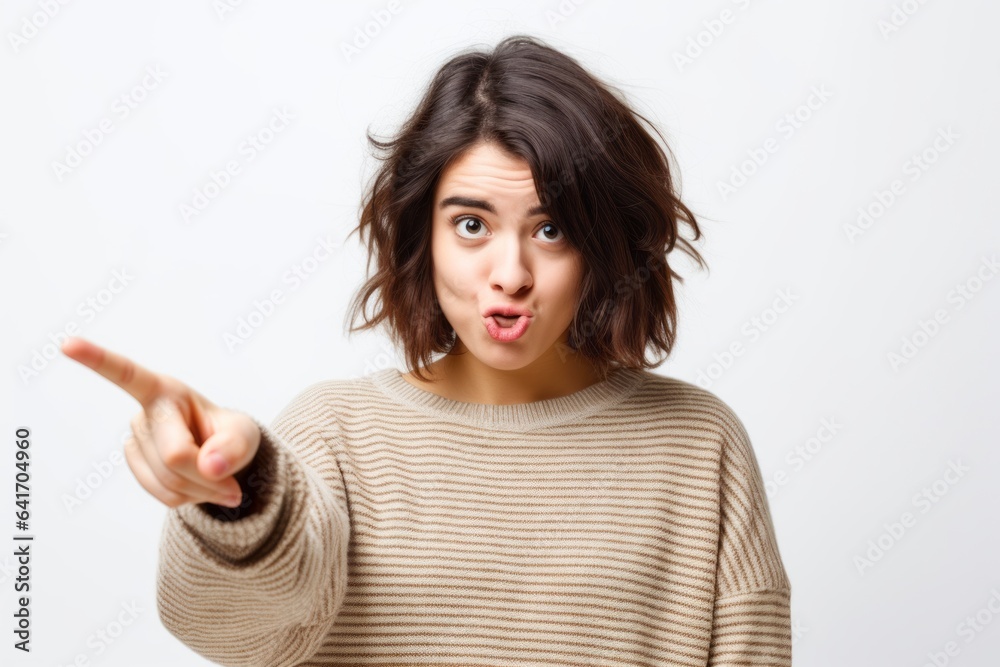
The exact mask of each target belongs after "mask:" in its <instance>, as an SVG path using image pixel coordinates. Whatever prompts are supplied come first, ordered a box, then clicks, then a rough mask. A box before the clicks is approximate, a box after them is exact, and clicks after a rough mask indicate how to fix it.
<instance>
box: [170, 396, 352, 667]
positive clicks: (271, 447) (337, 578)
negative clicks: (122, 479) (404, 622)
mask: <svg viewBox="0 0 1000 667" xmlns="http://www.w3.org/2000/svg"><path fill="white" fill-rule="evenodd" d="M329 392H330V390H329V388H327V389H324V387H323V384H322V383H318V384H314V385H312V386H311V387H309V388H307V389H306V390H304V391H303V392H302V393H300V394H299V395H298V396H297V397H295V398H294V399H293V400H292V401H291V403H290V404H289V405H288V406H287V407H286V408H285V409H284V410H283V411H282V412H281V414H280V415H278V417H277V418H276V419H275V420H274V422H273V424H272V425H271V427H270V428H269V427H267V426H265V425H263V424H261V423H260V422H257V423H258V426H260V428H261V443H260V449H259V451H258V454H257V456H256V457H255V459H254V460H253V462H252V463H251V464H250V465H249V466H248V467H247V469H245V470H244V471H241V473H240V474H239V475H238V476H237V479H238V480H239V481H240V483H241V486H242V487H243V490H244V507H243V508H242V509H230V508H226V507H222V506H219V505H212V504H209V503H203V504H188V505H182V506H180V507H177V508H173V509H171V510H170V511H169V513H168V515H167V520H166V522H165V524H164V528H163V533H162V537H161V544H160V560H159V567H158V572H157V608H158V611H159V615H160V619H161V621H162V622H163V624H164V626H165V627H166V628H167V629H168V630H169V631H170V632H171V634H173V635H174V636H176V637H177V638H178V639H180V640H181V641H182V642H184V643H185V644H186V645H187V646H189V647H190V648H191V649H193V650H194V651H196V652H198V653H199V654H201V655H203V656H205V657H206V658H208V659H210V660H213V661H215V662H217V663H219V664H221V665H245V666H251V665H253V666H260V667H265V666H266V667H278V666H280V665H293V664H296V663H298V662H299V661H301V660H303V659H305V658H308V657H309V656H311V655H313V654H314V653H315V652H316V650H317V649H318V648H319V646H320V645H321V643H322V641H323V639H324V637H325V636H326V635H327V633H328V632H329V630H330V627H331V626H332V624H333V622H334V619H335V618H336V616H337V613H338V612H339V610H340V606H341V604H342V602H343V599H344V591H345V587H346V583H347V548H348V543H349V540H350V517H349V513H348V506H347V497H346V493H345V487H344V481H343V477H342V476H341V473H340V467H339V464H338V462H337V459H336V456H335V451H336V450H335V447H336V446H337V443H338V442H339V428H338V423H337V420H336V416H335V414H334V412H333V410H332V409H331V402H330V400H329V398H330V397H329ZM248 501H249V502H248Z"/></svg>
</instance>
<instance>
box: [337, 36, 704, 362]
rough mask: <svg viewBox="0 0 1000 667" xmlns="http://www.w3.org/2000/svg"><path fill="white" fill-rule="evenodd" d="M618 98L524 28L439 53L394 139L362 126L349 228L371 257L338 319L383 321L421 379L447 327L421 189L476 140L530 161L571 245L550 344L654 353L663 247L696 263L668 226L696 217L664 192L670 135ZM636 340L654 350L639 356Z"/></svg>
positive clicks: (665, 274)
mask: <svg viewBox="0 0 1000 667" xmlns="http://www.w3.org/2000/svg"><path fill="white" fill-rule="evenodd" d="M626 99H627V98H626V97H625V95H624V94H623V93H621V92H620V91H619V90H618V89H617V88H615V87H613V86H610V85H608V84H606V83H604V82H602V81H601V80H599V79H597V78H596V77H594V76H593V75H591V74H590V73H588V72H587V71H586V70H585V69H584V68H583V67H582V66H581V65H580V64H579V63H578V62H577V61H576V60H574V59H572V58H571V57H569V56H567V55H565V54H563V53H561V52H560V51H557V50H556V49H554V48H552V47H550V46H548V45H546V44H544V43H543V42H541V41H539V40H538V39H536V38H534V37H530V36H527V35H511V36H508V37H506V38H504V39H503V40H502V41H500V42H499V43H498V44H497V45H496V47H495V48H494V49H493V50H492V51H491V52H481V51H474V50H466V51H463V52H461V53H459V54H458V55H456V56H454V57H452V58H451V59H450V60H449V61H447V62H446V63H445V64H444V65H443V66H442V67H441V68H440V70H438V72H437V73H436V74H435V76H434V78H433V80H432V81H431V83H430V86H429V88H428V89H427V91H426V92H425V94H424V96H423V98H422V99H421V101H420V102H419V104H418V106H417V108H416V110H415V111H414V112H413V113H412V115H411V116H410V117H409V118H408V119H407V120H406V121H405V122H404V123H403V125H402V127H401V129H400V131H399V133H398V134H397V135H396V137H395V138H394V139H391V140H389V141H378V140H377V139H375V138H373V137H372V135H371V133H370V132H369V133H367V138H368V141H369V142H370V144H371V145H372V147H373V148H374V149H376V150H375V151H374V152H375V153H376V158H377V159H379V160H381V161H382V164H381V166H380V168H379V169H378V170H377V173H376V174H375V176H374V179H373V181H372V184H371V185H370V186H368V187H367V189H366V192H365V196H364V201H363V202H362V205H361V215H360V222H359V224H358V226H357V227H356V228H355V229H354V230H353V231H352V232H351V234H354V232H358V233H359V239H364V238H365V237H367V246H368V265H367V270H370V268H371V261H372V259H373V258H374V259H376V267H377V271H376V272H375V274H374V275H372V276H371V277H370V278H369V279H368V280H367V281H366V282H365V283H364V285H362V287H361V289H360V290H359V292H358V293H357V294H356V295H355V297H354V300H353V301H352V305H351V307H350V309H351V316H350V321H351V322H354V321H355V320H356V319H357V317H358V315H359V314H361V315H363V316H364V324H363V325H361V326H352V327H351V329H350V332H354V331H358V330H363V329H370V328H373V327H376V326H378V325H379V324H380V323H382V322H383V321H384V322H387V323H388V325H389V335H390V337H391V339H392V340H393V342H394V344H395V345H397V346H399V345H400V344H401V345H402V347H403V349H404V355H405V358H406V362H407V364H408V365H409V367H410V370H411V371H412V372H413V373H414V374H415V375H416V376H417V377H420V378H421V379H424V380H427V379H428V378H426V377H425V376H424V375H423V374H422V373H421V369H420V366H421V365H424V366H426V365H428V364H429V363H430V362H431V361H432V359H431V355H432V354H433V353H434V352H448V351H450V350H451V348H452V346H453V345H454V344H455V341H456V335H455V331H454V329H453V328H452V327H451V325H450V324H449V323H448V320H447V319H446V318H445V317H444V314H443V312H442V310H441V307H440V304H439V303H438V300H437V295H436V294H435V291H434V283H433V276H432V274H431V271H432V261H431V221H432V219H433V218H432V212H433V206H434V201H433V197H434V192H435V189H436V186H437V184H438V179H439V178H440V176H441V174H442V172H443V171H444V170H445V168H446V167H448V166H449V165H450V164H451V163H452V162H453V161H454V160H456V159H457V158H458V157H460V156H461V155H462V154H463V152H464V151H466V150H468V149H469V148H471V147H472V146H474V145H475V144H477V143H479V142H482V141H485V142H492V143H494V144H496V145H498V146H500V147H502V148H503V149H505V150H506V151H507V152H508V153H509V154H511V155H512V156H515V157H519V158H521V159H523V160H525V161H526V162H527V163H528V164H529V165H530V167H531V173H532V176H533V179H534V182H535V190H536V192H537V193H538V197H539V201H540V203H541V205H542V206H544V207H545V208H546V214H547V215H548V216H549V217H550V218H551V220H552V222H553V223H554V224H555V225H556V226H558V227H559V228H560V229H561V230H562V231H563V232H564V234H565V236H566V239H567V242H568V243H569V245H570V246H572V247H573V248H575V249H576V250H577V251H579V252H580V253H581V254H582V258H583V260H584V261H583V264H584V271H583V282H582V285H581V290H580V294H581V296H580V301H579V303H578V304H577V309H576V313H575V315H574V318H573V322H572V323H571V325H570V330H569V335H568V340H567V344H568V345H562V346H561V347H562V348H563V349H561V350H560V355H561V358H563V359H566V355H569V354H583V355H585V356H586V357H587V358H588V359H589V360H590V361H591V362H592V363H593V365H594V366H595V368H597V370H598V372H599V373H600V374H601V375H602V376H603V377H605V378H606V377H607V374H608V372H609V371H610V370H611V369H612V368H613V367H615V366H625V367H629V368H636V369H638V368H653V367H655V366H658V365H659V364H660V363H662V362H663V361H664V360H665V358H666V356H667V355H669V354H670V350H671V348H672V347H673V345H674V341H675V338H676V326H677V307H676V303H675V300H674V293H673V280H674V279H677V280H679V281H681V282H683V278H681V277H680V276H679V275H678V274H677V273H675V272H674V271H673V270H672V269H671V268H670V266H669V265H668V264H667V261H666V256H667V254H668V253H670V252H671V251H672V250H673V249H674V245H675V244H679V247H680V248H681V249H682V250H683V251H684V252H686V253H687V254H688V255H690V256H691V257H692V259H694V260H695V262H696V263H697V264H698V265H699V266H701V267H706V264H705V262H704V260H703V259H702V257H701V255H699V254H698V252H697V251H696V250H695V249H694V248H693V247H692V245H691V244H690V243H688V241H687V240H685V239H684V238H683V237H682V236H681V235H680V230H679V227H680V224H681V223H682V222H683V223H686V224H688V225H690V227H691V228H692V229H693V232H694V234H693V238H692V240H697V239H698V238H699V237H700V236H701V230H700V229H699V228H698V223H697V221H696V220H695V217H694V215H693V214H692V213H691V211H690V210H688V208H687V207H686V206H685V205H684V204H683V203H681V201H680V199H679V197H678V195H677V194H676V193H675V187H674V185H675V184H674V178H673V177H672V175H671V173H670V166H669V164H668V158H667V153H670V149H669V147H667V146H666V141H665V140H663V136H662V134H660V131H659V130H658V129H657V128H656V127H655V126H654V125H653V124H652V123H650V122H649V121H648V120H647V119H646V118H645V117H644V116H641V115H640V114H638V113H636V112H635V111H633V110H632V109H631V108H630V107H629V105H628V103H627V101H626ZM640 120H642V121H643V122H645V123H646V125H648V126H649V127H650V128H652V129H653V131H654V132H655V133H656V135H657V136H659V138H660V139H661V140H663V148H665V149H666V152H664V150H663V148H661V146H660V145H659V144H658V143H657V142H656V140H655V139H654V138H653V136H652V135H651V134H650V133H649V132H647V131H646V129H644V128H643V126H642V125H641V124H640V122H639V121H640ZM379 152H381V153H382V155H379V154H378V153H379ZM671 157H672V154H671ZM348 237H350V235H348ZM376 295H377V297H378V301H379V303H380V308H379V309H378V310H377V311H376V312H375V313H374V314H373V316H372V317H371V318H369V317H368V316H367V306H368V301H369V300H370V299H371V298H372V297H373V296H376ZM560 345H561V344H560ZM649 347H652V348H653V349H654V351H661V352H662V353H663V355H664V358H663V359H660V360H658V361H655V362H649V361H647V360H646V350H647V348H649Z"/></svg>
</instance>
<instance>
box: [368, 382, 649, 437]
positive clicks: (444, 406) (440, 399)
mask: <svg viewBox="0 0 1000 667" xmlns="http://www.w3.org/2000/svg"><path fill="white" fill-rule="evenodd" d="M370 377H371V379H372V382H373V383H374V385H375V386H376V387H378V388H379V389H380V390H381V391H382V392H383V393H384V394H386V395H387V396H389V397H390V398H392V399H394V400H396V401H397V402H400V403H403V404H406V405H408V406H410V407H413V408H415V409H417V410H418V411H420V412H422V413H424V414H428V415H432V416H436V417H438V418H444V419H448V420H450V421H456V422H460V423H463V424H469V425H472V426H480V427H485V428H496V429H498V430H503V431H526V430H529V429H533V428H541V427H544V426H553V425H556V424H562V423H565V422H568V421H571V420H573V419H577V418H581V417H584V416H586V415H589V414H593V413H595V412H598V411H600V410H602V409H604V408H607V407H610V406H612V405H614V404H615V403H618V402H620V401H621V400H623V399H624V398H625V397H626V396H628V395H629V394H630V393H632V392H633V391H634V390H635V389H636V388H637V387H638V386H639V385H640V384H641V383H642V382H643V380H644V379H645V377H646V374H645V373H643V372H642V371H641V370H638V369H633V368H626V367H617V368H614V369H612V370H611V371H610V372H609V373H608V375H607V376H606V377H605V379H603V380H600V381H598V382H596V383H594V384H592V385H590V386H588V387H585V388H583V389H580V390H578V391H575V392H573V393H572V394H567V395H565V396H559V397H557V398H548V399H544V400H540V401H532V402H529V403H511V404H507V405H501V404H493V403H468V402H465V401H456V400H454V399H451V398H446V397H444V396H440V395H438V394H435V393H433V392H431V391H427V390H426V389H422V388H420V387H417V386H414V385H412V384H410V383H409V382H407V381H406V380H404V379H403V373H402V371H400V370H399V369H398V368H385V369H382V370H381V371H377V372H375V373H372V374H371V375H370Z"/></svg>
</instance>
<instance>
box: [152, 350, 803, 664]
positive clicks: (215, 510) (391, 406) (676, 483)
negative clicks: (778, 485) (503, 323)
mask: <svg viewBox="0 0 1000 667" xmlns="http://www.w3.org/2000/svg"><path fill="white" fill-rule="evenodd" d="M257 423H258V425H259V426H260V427H261V433H262V438H261V444H260V449H259V451H258V454H257V456H256V458H255V459H254V461H253V462H252V463H251V464H250V466H249V467H248V468H246V469H245V470H244V471H243V472H242V473H241V475H240V476H239V480H240V482H241V486H243V488H244V490H245V494H244V497H245V498H248V497H253V500H254V502H253V504H252V505H251V506H250V508H249V510H250V511H246V510H245V511H244V512H243V513H242V514H240V512H239V510H230V509H229V508H224V507H221V506H218V505H213V504H210V503H204V504H188V505H183V506H180V507H177V508H171V509H170V510H168V513H167V518H166V521H165V523H164V526H163V532H162V535H161V543H160V558H159V562H158V569H157V609H158V612H159V615H160V619H161V621H162V623H163V624H164V626H165V627H166V628H167V629H168V631H169V632H170V633H171V634H173V635H174V636H175V637H177V638H178V639H179V640H180V641H182V642H183V643H184V644H186V645H187V646H189V647H190V648H191V649H193V650H194V651H196V652H197V653H199V654H201V655H203V656H205V657H206V658H208V659H210V660H212V661H214V662H216V663H218V664H221V665H259V666H261V667H265V666H266V667H277V666H279V665H308V666H318V665H379V666H382V667H387V666H399V665H518V666H522V665H565V666H577V665H615V666H620V665H649V666H653V665H663V666H666V665H670V666H678V665H691V666H694V665H700V666H704V665H718V666H722V665H727V666H736V665H755V666H756V665H790V664H791V624H790V593H791V587H790V583H789V580H788V577H787V574H786V571H785V569H784V566H783V563H782V560H781V556H780V554H779V551H778V545H777V542H776V539H775V531H774V526H773V523H772V518H771V515H770V510H769V508H768V503H767V499H766V496H765V494H764V484H763V481H762V476H761V473H760V469H759V465H758V462H757V460H756V457H755V454H754V452H753V448H752V446H751V443H750V440H749V438H748V436H747V433H746V431H745V429H744V426H743V424H742V423H741V421H740V420H739V418H738V417H737V416H736V415H735V414H734V413H733V412H732V410H731V409H730V408H729V407H728V406H727V405H726V404H725V403H723V402H722V400H721V399H719V398H718V397H717V396H715V395H714V394H712V393H710V392H708V391H706V390H703V389H701V388H699V387H697V386H695V385H693V384H690V383H687V382H684V381H681V380H677V379H673V378H668V377H665V376H661V375H658V374H656V373H652V372H650V371H646V370H634V369H627V368H618V369H616V370H614V371H612V373H611V374H610V375H609V376H608V377H607V378H606V379H605V380H603V381H601V382H598V383H597V384H594V385H591V386H589V387H586V388H584V389H582V390H580V391H577V392H575V393H573V394H570V395H567V396H563V397H559V398H554V399H548V400H542V401H536V402H533V403H522V404H513V405H493V404H479V403H465V402H460V401H455V400H452V399H448V398H445V397H443V396H438V395H437V394H434V393H431V392H429V391H426V390H424V389H421V388H418V387H416V386H414V385H411V384H409V383H408V382H407V381H406V380H404V379H403V378H402V375H401V374H400V371H399V370H397V369H395V368H388V369H385V370H381V371H378V372H375V373H373V374H370V375H368V376H365V377H362V378H356V379H338V380H327V381H322V382H318V383H315V384H312V385H310V386H308V387H307V388H305V389H304V390H303V391H302V392H301V393H299V394H298V396H296V397H295V398H294V399H293V400H292V401H291V402H290V403H289V405H287V406H286V407H285V408H284V410H283V411H282V412H281V413H280V414H279V415H278V416H277V417H276V418H275V420H274V422H273V423H272V424H271V425H270V426H267V425H266V424H263V423H261V422H257Z"/></svg>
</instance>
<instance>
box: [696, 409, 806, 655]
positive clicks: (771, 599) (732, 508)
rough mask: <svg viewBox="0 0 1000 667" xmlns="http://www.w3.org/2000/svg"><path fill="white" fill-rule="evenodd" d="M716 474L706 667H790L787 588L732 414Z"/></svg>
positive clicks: (744, 438) (756, 476)
mask: <svg viewBox="0 0 1000 667" xmlns="http://www.w3.org/2000/svg"><path fill="white" fill-rule="evenodd" d="M727 421H728V422H729V423H728V424H726V429H725V430H726V432H727V437H726V440H725V443H724V445H723V449H722V457H721V469H720V482H719V484H720V489H719V498H720V511H721V517H720V527H719V554H718V565H717V571H716V597H715V612H714V617H713V621H712V642H711V648H710V653H709V661H708V664H709V665H710V666H711V667H723V666H725V667H762V666H764V665H767V666H770V667H789V666H790V665H791V664H792V636H791V584H790V582H789V580H788V576H787V574H786V572H785V568H784V565H783V563H782V561H781V555H780V553H779V551H778V544H777V540H776V538H775V531H774V524H773V522H772V519H771V513H770V509H769V507H768V503H767V497H766V495H765V490H764V482H763V478H762V475H761V472H760V467H759V464H758V462H757V458H756V456H755V455H754V451H753V448H752V446H751V444H750V438H749V437H748V435H747V432H746V430H745V428H744V426H743V424H742V422H740V420H739V419H738V418H737V417H736V416H735V415H732V418H731V419H729V420H727Z"/></svg>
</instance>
